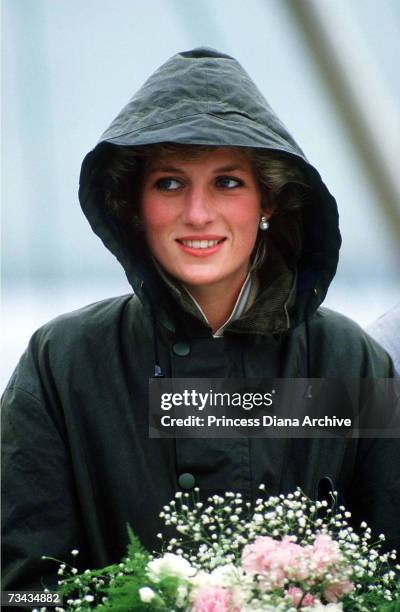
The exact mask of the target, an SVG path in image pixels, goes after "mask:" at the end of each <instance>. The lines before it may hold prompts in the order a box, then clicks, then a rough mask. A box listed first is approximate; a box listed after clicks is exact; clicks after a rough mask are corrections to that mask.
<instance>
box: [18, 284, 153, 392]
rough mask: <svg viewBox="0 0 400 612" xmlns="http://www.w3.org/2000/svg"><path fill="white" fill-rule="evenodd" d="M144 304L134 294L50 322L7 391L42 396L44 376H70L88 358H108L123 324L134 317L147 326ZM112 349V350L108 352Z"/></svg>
mask: <svg viewBox="0 0 400 612" xmlns="http://www.w3.org/2000/svg"><path fill="white" fill-rule="evenodd" d="M141 311H143V306H142V304H141V302H140V301H139V299H138V297H137V296H135V295H134V294H129V295H123V296H119V297H114V298H109V299H105V300H101V301H99V302H95V303H93V304H89V305H88V306H84V307H82V308H79V309H77V310H74V311H72V312H68V313H65V314H62V315H60V316H58V317H56V318H55V319H52V320H51V321H48V322H47V323H45V324H44V325H42V326H41V327H39V329H37V330H36V331H35V333H34V334H33V336H32V337H31V339H30V341H29V344H28V347H27V349H26V351H25V352H24V353H23V355H22V357H21V359H20V361H19V363H18V366H17V367H16V369H15V371H14V373H13V375H12V377H11V379H10V381H9V383H8V385H7V387H6V391H9V390H11V389H15V390H18V391H21V392H25V393H27V394H30V395H31V396H33V397H34V398H36V399H40V397H41V395H42V393H41V390H40V389H41V382H40V380H41V379H44V378H46V377H47V378H53V377H58V378H60V376H61V377H62V376H63V374H65V376H68V375H69V373H70V372H71V368H77V369H80V368H81V367H82V365H83V364H84V363H86V362H87V361H88V358H90V359H92V358H94V356H97V358H100V355H101V354H102V353H105V355H103V357H104V359H106V357H107V356H109V352H110V351H111V350H115V348H116V347H118V342H119V338H120V333H121V325H123V321H124V320H125V319H129V321H128V322H127V323H126V325H128V326H130V327H132V320H133V321H138V326H139V327H141V328H142V327H143V324H142V320H141V319H140V313H141ZM107 351H108V353H107ZM50 373H51V374H50Z"/></svg>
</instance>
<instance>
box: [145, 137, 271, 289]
mask: <svg viewBox="0 0 400 612" xmlns="http://www.w3.org/2000/svg"><path fill="white" fill-rule="evenodd" d="M260 202H261V193H260V188H259V186H258V183H257V180H256V177H255V174H254V170H253V168H252V165H251V162H250V161H249V159H248V158H247V157H246V156H245V155H244V154H243V153H241V152H240V150H238V149H234V148H229V147H221V148H216V149H215V150H213V151H211V152H210V153H206V154H204V155H202V156H201V157H200V158H198V159H195V160H191V161H187V160H185V159H183V158H182V157H180V156H179V155H171V156H168V157H160V158H155V159H153V160H152V162H151V164H150V166H149V168H148V169H147V171H146V174H145V177H144V185H143V191H142V219H143V223H144V228H145V233H146V237H147V242H148V245H149V248H150V250H151V252H152V254H153V256H154V257H155V258H156V260H157V261H158V262H159V263H160V264H161V266H162V267H163V268H164V269H165V270H166V271H167V272H169V274H171V275H172V276H173V277H175V278H176V279H178V280H179V281H181V282H182V283H183V284H184V285H186V286H187V287H188V288H190V287H193V286H196V287H200V286H204V287H205V286H210V287H215V286H216V284H218V283H219V284H220V286H221V287H223V286H224V285H223V284H222V285H221V283H225V284H226V286H227V287H228V286H235V285H236V286H240V284H241V283H243V281H244V279H245V278H246V275H247V272H248V269H249V262H250V255H251V253H252V251H253V248H254V244H255V241H256V236H257V232H258V225H259V221H260V215H261V213H262V211H261V205H260ZM263 214H265V213H263ZM266 216H268V214H267V215H266Z"/></svg>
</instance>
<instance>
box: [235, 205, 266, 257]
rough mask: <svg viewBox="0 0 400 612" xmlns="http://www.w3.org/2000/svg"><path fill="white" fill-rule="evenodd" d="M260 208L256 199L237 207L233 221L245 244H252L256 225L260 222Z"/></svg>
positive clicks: (256, 230)
mask: <svg viewBox="0 0 400 612" xmlns="http://www.w3.org/2000/svg"><path fill="white" fill-rule="evenodd" d="M260 216H261V208H260V201H259V199H258V198H255V199H254V200H251V201H250V202H249V201H247V202H246V203H244V205H243V206H241V207H239V208H238V209H237V210H236V211H235V215H234V219H233V218H232V221H234V223H235V227H236V228H237V229H238V231H239V233H240V235H241V237H242V241H243V242H244V243H246V245H247V244H254V242H255V240H256V238H257V233H258V225H259V222H260Z"/></svg>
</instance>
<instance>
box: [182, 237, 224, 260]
mask: <svg viewBox="0 0 400 612" xmlns="http://www.w3.org/2000/svg"><path fill="white" fill-rule="evenodd" d="M225 240H226V238H210V237H207V238H204V237H201V238H177V240H176V242H177V243H178V245H179V246H180V248H181V249H182V250H183V251H184V252H185V253H188V254H189V255H194V256H197V257H202V256H203V257H204V256H206V255H212V254H213V253H216V252H217V251H219V250H220V248H221V247H222V244H223V243H224V242H225Z"/></svg>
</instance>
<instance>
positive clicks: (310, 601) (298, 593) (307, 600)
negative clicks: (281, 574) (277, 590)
mask: <svg viewBox="0 0 400 612" xmlns="http://www.w3.org/2000/svg"><path fill="white" fill-rule="evenodd" d="M287 594H288V595H290V596H291V598H292V599H293V605H294V606H296V608H297V606H298V605H299V603H300V602H301V606H300V607H301V608H303V607H306V606H313V605H314V603H317V600H316V599H315V597H314V596H313V595H311V593H306V595H304V593H303V591H302V590H301V589H299V588H298V587H290V589H288V590H287ZM303 595H304V597H303ZM302 597H303V599H302Z"/></svg>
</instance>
